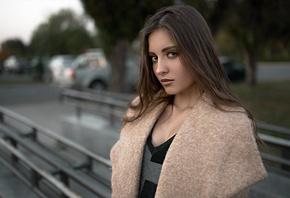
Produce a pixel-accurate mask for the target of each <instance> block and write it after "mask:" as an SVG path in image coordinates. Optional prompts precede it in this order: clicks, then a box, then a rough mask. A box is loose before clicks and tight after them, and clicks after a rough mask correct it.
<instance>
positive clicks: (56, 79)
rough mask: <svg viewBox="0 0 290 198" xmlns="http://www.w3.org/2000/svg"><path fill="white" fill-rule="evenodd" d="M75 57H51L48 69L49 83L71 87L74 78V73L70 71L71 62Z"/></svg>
mask: <svg viewBox="0 0 290 198" xmlns="http://www.w3.org/2000/svg"><path fill="white" fill-rule="evenodd" d="M74 59H75V57H74V56H72V55H56V56H53V57H52V58H51V59H50V61H49V63H48V67H49V69H50V70H51V74H52V77H51V81H52V83H55V84H57V85H59V86H61V87H70V86H72V84H73V82H74V78H75V71H74V70H73V69H72V62H73V61H74Z"/></svg>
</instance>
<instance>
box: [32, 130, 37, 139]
mask: <svg viewBox="0 0 290 198" xmlns="http://www.w3.org/2000/svg"><path fill="white" fill-rule="evenodd" d="M36 132H37V130H36V128H32V133H31V138H32V139H33V140H34V141H36V140H37V133H36Z"/></svg>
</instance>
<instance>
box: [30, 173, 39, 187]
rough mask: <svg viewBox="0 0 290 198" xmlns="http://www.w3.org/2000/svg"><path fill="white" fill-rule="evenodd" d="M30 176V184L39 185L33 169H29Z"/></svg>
mask: <svg viewBox="0 0 290 198" xmlns="http://www.w3.org/2000/svg"><path fill="white" fill-rule="evenodd" d="M30 176H31V184H32V186H33V187H37V188H38V187H39V185H38V174H37V172H36V171H35V170H33V169H32V170H31V173H30Z"/></svg>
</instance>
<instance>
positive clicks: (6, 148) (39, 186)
mask: <svg viewBox="0 0 290 198" xmlns="http://www.w3.org/2000/svg"><path fill="white" fill-rule="evenodd" d="M6 120H8V121H6ZM11 122H12V123H13V124H11ZM15 122H17V123H18V125H19V124H20V125H22V127H19V126H18V128H16V127H15V126H16V125H15V124H16V123H15ZM23 128H29V129H30V132H28V133H27V132H26V133H25V132H23ZM0 134H1V135H2V138H1V139H0V146H1V148H2V149H1V150H0V151H1V152H2V155H0V163H2V164H3V165H4V166H6V167H7V168H8V169H10V170H11V171H12V172H13V173H14V174H15V175H16V176H18V177H19V178H20V179H21V180H22V181H23V182H24V184H26V185H27V186H29V187H30V188H31V189H32V190H33V191H34V192H35V193H36V194H37V195H39V196H40V197H72V198H76V197H81V196H80V195H78V194H77V193H75V192H74V191H73V190H72V189H71V188H70V182H69V181H73V182H74V183H76V184H77V185H79V186H81V188H82V189H85V190H86V191H88V192H89V193H90V194H93V195H95V196H97V197H109V196H110V193H111V192H110V191H111V188H110V181H105V180H104V178H103V177H102V176H100V175H98V174H96V173H95V172H94V165H96V164H102V165H103V166H106V167H107V168H109V169H110V168H111V163H110V161H109V160H107V159H105V158H103V157H101V156H98V155H96V154H95V153H93V152H91V151H89V150H87V149H86V148H84V147H82V146H80V145H78V144H76V143H74V142H73V141H70V140H68V139H66V138H63V137H62V136H59V135H57V134H56V133H54V132H52V131H50V130H48V129H46V128H44V127H42V126H40V125H38V124H36V123H34V122H32V121H31V120H29V119H27V118H25V117H23V116H20V115H18V114H16V113H14V112H12V111H10V110H8V109H6V108H4V107H1V106H0ZM40 135H42V136H43V137H44V136H45V137H46V138H50V139H52V140H54V141H56V142H58V143H60V144H61V145H62V146H65V147H67V148H70V149H71V150H72V151H73V152H76V153H75V154H78V155H81V156H82V158H81V159H82V160H81V162H80V161H78V162H76V161H74V160H72V158H71V157H68V155H64V154H62V152H61V151H56V150H55V149H54V148H52V147H51V146H48V145H46V144H45V143H43V142H41V140H40V138H38V137H39V136H40ZM26 153H29V154H32V155H33V158H35V157H37V160H33V159H30V158H29V157H28V156H27V154H26ZM0 154H1V153H0ZM38 163H40V165H38ZM43 164H44V165H43ZM11 165H12V166H11ZM27 175H28V176H27ZM44 186H45V187H44ZM48 189H49V190H48ZM48 195H49V196H48Z"/></svg>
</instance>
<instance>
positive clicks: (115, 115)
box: [60, 89, 136, 125]
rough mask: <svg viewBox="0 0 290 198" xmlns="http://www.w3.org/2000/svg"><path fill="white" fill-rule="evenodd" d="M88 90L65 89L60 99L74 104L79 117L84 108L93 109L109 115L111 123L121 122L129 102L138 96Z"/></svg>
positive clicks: (103, 114)
mask: <svg viewBox="0 0 290 198" xmlns="http://www.w3.org/2000/svg"><path fill="white" fill-rule="evenodd" d="M88 91H89V90H87V91H77V90H73V89H64V90H63V92H62V93H61V95H60V101H61V102H64V103H65V104H68V105H71V106H74V107H75V108H76V115H77V117H78V118H80V117H81V115H82V112H83V111H84V110H85V111H91V112H92V111H93V112H94V113H97V114H100V115H102V116H104V117H107V118H108V119H109V120H110V123H111V125H114V124H116V123H119V122H120V120H121V118H122V117H123V115H124V113H125V111H126V110H127V108H128V104H129V102H130V101H132V100H133V99H134V98H135V97H136V95H133V94H124V93H123V94H120V93H113V92H105V91H102V92H101V91H98V92H96V91H95V92H94V91H91V92H88Z"/></svg>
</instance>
